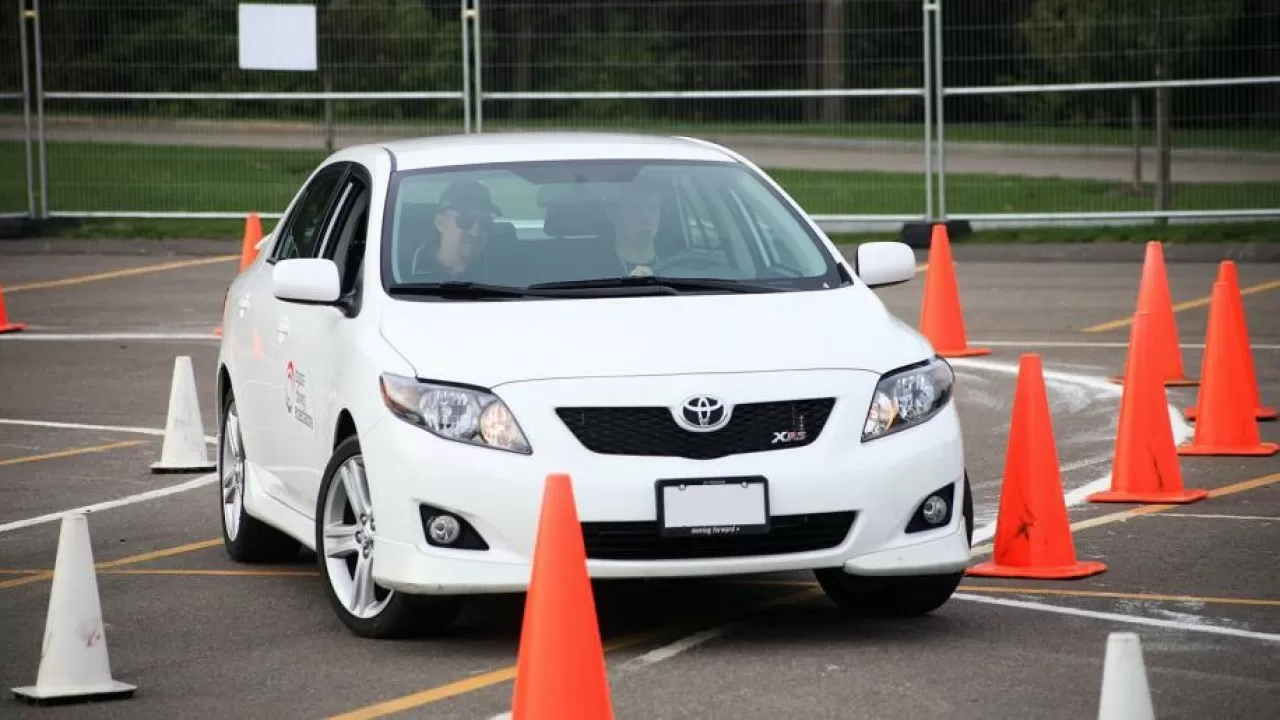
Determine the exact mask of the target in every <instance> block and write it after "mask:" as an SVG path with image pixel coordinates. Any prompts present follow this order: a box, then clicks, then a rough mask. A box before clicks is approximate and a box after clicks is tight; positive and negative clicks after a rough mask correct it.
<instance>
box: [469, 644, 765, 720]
mask: <svg viewBox="0 0 1280 720" xmlns="http://www.w3.org/2000/svg"><path fill="white" fill-rule="evenodd" d="M740 625H741V623H738V622H731V623H725V624H724V625H717V626H716V627H713V628H708V629H706V630H703V631H702V632H697V633H694V634H692V635H687V636H685V637H682V638H680V639H679V640H676V641H675V642H673V643H669V644H667V645H663V646H662V647H660V648H655V649H653V650H650V651H649V652H647V653H645V654H643V655H640V656H639V657H635V658H632V659H630V660H628V661H626V662H624V663H622V664H621V665H617V666H615V667H613V668H609V670H608V673H609V676H610V679H612V678H614V677H616V676H617V675H619V674H621V673H627V672H633V671H635V670H639V669H641V668H646V667H649V666H650V665H653V664H655V663H660V662H662V661H664V660H670V659H671V658H673V657H675V656H677V655H679V654H680V653H682V652H686V651H688V650H691V649H693V648H695V647H697V646H699V645H701V644H703V643H705V642H707V641H709V640H714V639H716V638H718V637H720V636H721V635H724V634H725V633H727V632H730V631H732V630H736V629H737V628H738V627H739V626H740ZM489 720H511V713H510V712H504V713H500V714H498V715H494V716H492V717H490V718H489Z"/></svg>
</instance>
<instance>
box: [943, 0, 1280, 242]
mask: <svg viewBox="0 0 1280 720" xmlns="http://www.w3.org/2000/svg"><path fill="white" fill-rule="evenodd" d="M940 5H941V7H940V8H939V10H938V13H939V16H938V22H939V25H940V26H941V27H942V28H943V30H942V37H941V39H940V41H941V43H940V44H941V47H940V48H939V50H938V52H937V53H935V56H934V57H935V60H936V62H937V64H938V68H939V69H938V78H939V81H940V85H941V87H942V97H943V100H942V107H943V112H942V114H941V123H940V125H939V130H938V134H939V137H940V138H941V142H940V148H942V150H941V152H942V153H943V168H944V172H943V173H942V174H941V180H942V182H943V183H944V184H943V187H942V190H941V191H940V203H939V211H940V212H941V213H943V214H945V215H947V216H949V217H962V218H968V219H971V220H980V221H993V220H1004V221H1022V222H1026V221H1036V220H1051V219H1064V218H1069V219H1079V220H1085V219H1093V220H1114V219H1118V218H1128V219H1139V218H1146V219H1150V218H1155V217H1185V216H1201V217H1214V216H1234V217H1247V216H1250V215H1254V214H1271V215H1275V214H1276V213H1275V209H1276V208H1277V207H1280V66H1278V65H1277V63H1276V62H1275V58H1276V56H1277V53H1278V52H1280V34H1278V33H1277V32H1276V30H1275V29H1276V28H1277V27H1280V6H1277V5H1276V4H1275V3H1274V2H1257V1H1255V0H1126V2H1111V1H1110V0H1035V2H1029V3H1026V6H1025V8H1024V9H1023V10H1022V11H1021V12H1019V13H1017V14H1016V15H1012V16H1011V15H1008V14H1004V13H1001V12H999V11H1000V9H1001V8H1000V7H999V3H993V4H992V6H991V7H990V8H988V10H987V12H985V13H984V12H979V13H972V12H970V13H964V14H959V13H955V12H953V11H952V10H951V7H952V5H948V4H947V3H941V4H940ZM996 38H1005V39H1007V40H1006V41H1005V42H997V45H998V46H1000V47H1002V48H1004V52H1002V53H1000V54H992V53H991V51H990V48H991V46H992V41H993V39H996ZM951 78H961V80H960V81H959V82H957V81H954V80H952V79H951ZM979 78H986V79H987V80H986V81H985V82H979V83H972V84H970V83H971V82H972V80H971V79H979Z"/></svg>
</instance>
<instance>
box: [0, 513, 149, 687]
mask: <svg viewBox="0 0 1280 720" xmlns="http://www.w3.org/2000/svg"><path fill="white" fill-rule="evenodd" d="M135 689H136V688H135V686H133V685H128V684H125V683H122V682H117V681H116V680H115V679H113V678H112V677H111V660H110V658H109V657H108V656H107V636H106V632H105V630H104V629H103V626H102V606H101V604H100V602H99V598H98V577H97V574H96V568H94V565H93V546H92V545H91V544H90V542H89V522H88V520H87V519H86V518H85V515H84V513H68V514H66V515H63V516H62V532H61V534H60V535H59V536H58V557H57V560H56V561H55V564H54V567H53V588H52V589H51V591H50V593H49V611H48V614H47V615H46V617H45V626H44V646H43V647H42V648H41V651H40V670H39V673H38V674H37V676H36V684H35V685H29V686H26V687H16V688H13V693H14V695H15V696H17V697H18V698H21V699H23V700H27V701H29V702H36V703H42V702H43V703H48V702H56V701H64V702H65V701H89V700H110V699H117V698H127V697H132V696H133V691H134V690H135Z"/></svg>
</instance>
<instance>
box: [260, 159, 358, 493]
mask: <svg viewBox="0 0 1280 720" xmlns="http://www.w3.org/2000/svg"><path fill="white" fill-rule="evenodd" d="M346 174H347V164H346V163H338V164H334V165H329V166H326V167H324V168H322V169H320V170H319V171H317V172H316V173H314V174H313V176H312V177H311V178H310V180H309V181H308V183H307V185H306V188H305V190H304V191H303V193H302V194H301V196H300V197H299V199H298V202H297V203H296V204H295V207H294V209H293V210H292V211H291V212H290V214H289V216H288V217H286V218H284V219H283V220H281V226H280V231H279V235H278V238H277V240H276V242H275V245H274V247H273V248H272V251H271V255H270V256H268V257H267V259H266V265H265V266H264V267H263V271H264V275H265V276H266V279H267V283H268V284H267V287H266V288H265V292H263V293H262V294H261V295H260V296H258V297H255V298H254V300H253V302H254V304H255V306H256V312H255V315H256V317H257V318H258V327H257V332H258V334H259V335H260V345H261V352H260V353H255V355H260V356H261V359H260V362H261V363H262V367H261V369H260V370H259V371H258V372H256V373H255V375H256V376H257V377H258V378H259V380H260V382H259V387H261V388H262V392H261V394H260V395H259V397H257V398H255V405H256V406H257V407H258V408H259V415H260V418H261V421H260V432H259V435H260V437H261V438H262V439H263V442H262V443H260V447H259V450H258V455H259V464H260V465H261V466H262V469H264V470H266V472H267V473H268V474H269V476H270V477H268V480H267V490H268V492H271V494H272V495H273V496H275V497H276V499H277V500H280V501H281V502H283V503H285V504H286V505H288V506H290V507H292V508H293V509H294V510H297V511H299V512H303V513H305V514H308V515H309V514H310V512H311V508H309V507H306V506H305V504H304V503H302V502H301V500H300V498H299V497H298V494H297V492H296V488H297V487H298V484H299V479H298V476H299V475H301V474H303V473H304V472H305V468H300V467H297V466H296V464H295V462H296V459H297V457H298V453H297V451H296V450H295V448H294V447H293V444H295V443H297V442H298V441H299V438H302V437H306V436H307V435H308V432H307V430H308V429H307V428H306V423H308V422H311V420H310V418H311V417H312V413H311V411H310V410H309V409H308V408H307V404H306V403H307V401H308V400H309V397H310V392H311V390H310V388H309V387H306V388H303V387H302V386H303V385H304V384H305V383H306V382H307V380H308V378H307V374H308V373H309V372H310V371H311V369H312V367H313V365H314V363H315V358H313V357H309V356H301V357H299V356H297V355H295V354H294V353H293V348H294V347H297V343H296V341H294V332H295V331H294V328H293V322H294V316H293V313H294V311H295V310H296V309H297V308H298V306H297V305H295V304H292V303H288V302H285V301H283V300H280V299H279V298H277V297H275V295H274V294H273V293H272V292H271V286H270V277H271V271H272V270H273V269H274V267H275V264H276V263H278V262H280V261H281V260H288V259H292V258H309V257H315V256H316V253H317V252H318V251H319V247H320V241H321V239H322V238H323V237H324V233H325V231H326V229H327V228H328V225H329V223H330V222H331V220H332V217H333V209H334V206H335V204H336V202H337V198H338V193H339V190H340V189H341V188H342V181H343V178H344V177H345V176H346Z"/></svg>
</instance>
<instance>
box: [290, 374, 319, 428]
mask: <svg viewBox="0 0 1280 720" xmlns="http://www.w3.org/2000/svg"><path fill="white" fill-rule="evenodd" d="M284 375H285V381H284V408H285V412H287V413H289V414H290V415H292V416H293V419H295V420H297V421H298V422H300V423H302V424H303V425H306V426H307V428H308V429H311V428H313V427H314V423H313V421H312V419H311V414H310V413H309V412H307V394H306V392H305V390H306V387H307V376H306V375H304V374H302V373H301V372H300V371H299V370H298V368H297V367H295V366H294V364H293V361H292V360H290V361H289V362H288V364H287V365H285V368H284Z"/></svg>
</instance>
